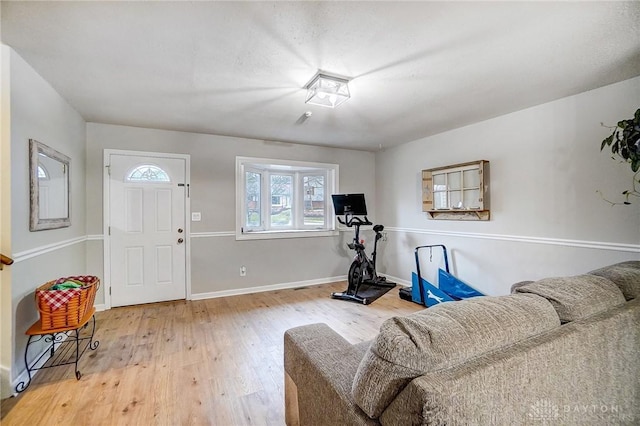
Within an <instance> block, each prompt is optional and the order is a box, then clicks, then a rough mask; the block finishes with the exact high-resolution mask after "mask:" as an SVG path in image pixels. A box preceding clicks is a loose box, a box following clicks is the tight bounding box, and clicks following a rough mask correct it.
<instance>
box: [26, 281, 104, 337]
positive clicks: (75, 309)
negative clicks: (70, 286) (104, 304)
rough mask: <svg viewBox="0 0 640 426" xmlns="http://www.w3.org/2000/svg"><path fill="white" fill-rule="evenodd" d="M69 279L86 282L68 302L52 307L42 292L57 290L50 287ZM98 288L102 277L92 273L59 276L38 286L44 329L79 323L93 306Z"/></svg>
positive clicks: (37, 291) (37, 294)
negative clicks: (55, 307)
mask: <svg viewBox="0 0 640 426" xmlns="http://www.w3.org/2000/svg"><path fill="white" fill-rule="evenodd" d="M68 280H74V281H80V282H82V283H84V285H83V286H82V287H80V288H79V290H78V291H77V294H76V295H74V296H73V297H72V298H71V299H69V300H68V301H67V302H66V304H64V305H63V306H61V307H59V308H57V309H55V310H54V309H52V308H51V307H50V306H49V304H48V303H47V302H46V301H45V300H44V298H43V296H42V293H44V292H45V291H57V290H49V289H50V288H51V287H52V286H53V285H55V284H60V283H63V282H65V281H68ZM98 288H100V279H99V278H98V277H95V276H92V275H80V276H73V277H65V278H59V279H57V280H53V281H49V282H47V283H45V284H43V285H41V286H40V287H38V288H37V289H36V293H35V297H36V305H37V306H38V311H40V324H41V326H42V330H55V329H61V328H70V327H75V326H77V325H79V324H80V321H81V320H82V318H83V317H84V316H85V314H86V313H87V312H88V311H89V310H91V308H92V307H93V302H94V301H95V298H96V291H97V290H98Z"/></svg>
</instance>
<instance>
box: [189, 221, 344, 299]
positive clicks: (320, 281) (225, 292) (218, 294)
mask: <svg viewBox="0 0 640 426" xmlns="http://www.w3.org/2000/svg"><path fill="white" fill-rule="evenodd" d="M234 236H235V233H234ZM346 279H347V276H346V275H340V276H337V277H327V278H319V279H315V280H307V281H295V282H290V283H281V284H269V285H263V286H256V287H246V288H234V289H229V290H220V291H211V292H207V293H193V294H191V300H204V299H215V298H217V297H227V296H238V295H241V294H251V293H261V292H264V291H272V290H284V289H287V288H297V287H308V286H312V285H318V284H328V283H335V282H338V281H345V280H346Z"/></svg>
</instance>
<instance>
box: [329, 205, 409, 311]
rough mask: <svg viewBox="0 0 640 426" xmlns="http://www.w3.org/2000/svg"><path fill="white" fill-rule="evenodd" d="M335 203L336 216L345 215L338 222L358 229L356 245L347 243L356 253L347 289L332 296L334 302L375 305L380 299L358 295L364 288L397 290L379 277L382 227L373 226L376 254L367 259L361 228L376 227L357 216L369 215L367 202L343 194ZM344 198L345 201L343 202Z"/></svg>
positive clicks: (356, 230) (390, 283)
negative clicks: (361, 237) (363, 226)
mask: <svg viewBox="0 0 640 426" xmlns="http://www.w3.org/2000/svg"><path fill="white" fill-rule="evenodd" d="M332 197H333V201H334V208H335V210H336V214H337V213H338V212H340V213H342V214H344V220H343V219H342V218H340V216H337V219H338V222H340V223H341V224H343V225H345V226H347V227H349V228H355V234H354V237H353V242H351V243H347V246H348V247H349V248H350V249H351V250H354V251H355V252H356V254H355V256H354V258H353V262H352V263H351V266H350V267H349V274H348V275H347V280H348V286H347V290H346V291H344V292H334V293H331V297H332V298H334V299H341V300H349V301H352V302H358V303H362V304H363V305H368V304H369V303H371V302H373V301H374V300H375V299H377V297H379V295H378V296H377V297H374V298H371V297H363V296H362V295H360V294H358V292H359V291H360V289H361V286H362V285H363V284H364V285H367V286H369V287H370V286H373V287H380V288H386V289H390V288H393V287H395V286H396V284H395V283H393V282H390V281H387V279H386V278H385V277H380V276H378V274H377V273H376V254H377V249H378V240H380V239H381V238H382V231H383V230H384V226H383V225H374V226H373V231H374V232H375V234H376V236H375V241H374V244H373V252H372V253H371V258H369V257H368V256H367V253H366V251H365V246H364V244H363V241H362V240H360V227H361V226H362V225H373V223H372V222H370V221H369V219H367V216H364V220H362V219H361V218H359V217H357V216H356V215H355V214H357V213H354V212H360V214H361V215H366V206H365V202H364V194H346V195H344V194H341V195H332ZM341 197H344V198H341Z"/></svg>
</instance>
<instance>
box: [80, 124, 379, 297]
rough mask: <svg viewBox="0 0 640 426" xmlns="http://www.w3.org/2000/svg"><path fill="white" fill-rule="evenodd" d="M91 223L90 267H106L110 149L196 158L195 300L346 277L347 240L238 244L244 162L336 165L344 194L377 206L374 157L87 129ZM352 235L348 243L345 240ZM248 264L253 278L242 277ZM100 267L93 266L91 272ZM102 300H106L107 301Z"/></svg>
mask: <svg viewBox="0 0 640 426" xmlns="http://www.w3.org/2000/svg"><path fill="white" fill-rule="evenodd" d="M87 147H88V148H87V149H88V152H87V154H88V156H87V218H88V232H89V234H90V235H91V236H92V237H91V238H92V240H91V241H90V242H89V260H88V261H89V265H95V266H98V265H101V262H102V256H103V251H102V241H101V238H102V232H103V230H102V229H103V228H102V226H103V225H102V196H103V195H102V194H103V182H102V169H103V164H102V163H103V150H104V149H105V148H110V149H127V150H137V151H155V152H170V153H180V154H189V155H191V188H190V192H191V211H193V212H201V213H202V221H200V222H192V223H191V234H192V238H191V273H192V280H191V281H192V286H191V287H192V294H193V295H194V297H208V296H211V295H212V294H215V293H217V294H228V293H234V292H239V291H242V290H243V289H247V288H252V289H259V288H260V287H264V286H269V285H279V284H290V283H309V282H320V281H324V280H326V279H329V278H331V277H339V276H345V275H346V273H347V269H348V262H349V260H350V258H351V256H350V254H349V253H347V251H346V239H345V238H347V239H348V238H349V235H350V234H345V233H341V235H340V236H339V237H320V238H292V239H277V240H260V241H236V240H235V231H234V230H235V220H236V213H235V158H236V156H248V157H261V158H273V159H286V160H301V161H314V162H323V163H334V164H338V165H339V167H340V171H339V184H340V191H341V192H364V193H365V194H366V197H367V202H368V204H369V205H370V206H371V208H372V210H373V206H374V205H375V190H374V185H375V171H374V167H375V160H374V158H375V157H374V154H372V153H367V152H359V151H353V150H345V149H336V148H324V147H316V146H308V145H299V144H290V143H279V142H268V141H260V140H252V139H242V138H233V137H225V136H215V135H204V134H195V133H185V132H173V131H165V130H154V129H142V128H135V127H127V126H115V125H106V124H96V123H88V124H87ZM345 235H346V236H345ZM241 265H245V266H246V267H247V276H246V277H240V273H239V268H240V266H241ZM93 267H94V266H90V269H91V268H93ZM99 297H102V295H100V296H99Z"/></svg>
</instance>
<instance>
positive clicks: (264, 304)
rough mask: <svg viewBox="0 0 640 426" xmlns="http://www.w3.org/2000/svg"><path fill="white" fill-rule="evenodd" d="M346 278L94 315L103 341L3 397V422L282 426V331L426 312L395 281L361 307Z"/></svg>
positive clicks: (362, 328)
mask: <svg viewBox="0 0 640 426" xmlns="http://www.w3.org/2000/svg"><path fill="white" fill-rule="evenodd" d="M345 285H346V284H345V283H336V284H326V285H319V286H313V287H305V288H300V289H289V290H279V291H272V292H266V293H257V294H251V295H243V296H233V297H226V298H219V299H208V300H200V301H193V302H187V301H178V302H167V303H156V304H149V305H140V306H134V307H124V308H115V309H111V310H109V311H105V312H98V313H97V314H96V319H97V326H96V339H97V340H99V341H100V346H99V347H98V349H97V350H95V351H88V352H87V353H86V354H85V356H84V358H83V359H82V360H81V363H80V368H79V369H80V371H81V372H82V374H83V376H82V378H81V379H80V381H77V380H76V379H75V376H74V372H73V366H63V367H56V368H52V369H49V370H42V371H41V372H39V373H38V375H37V376H36V378H35V380H34V381H33V382H32V383H31V385H30V387H29V388H28V389H27V390H26V391H25V392H24V393H23V394H21V395H19V396H18V397H15V398H9V399H6V400H3V401H2V420H1V421H0V423H2V425H3V426H5V425H30V426H35V425H48V426H50V425H223V426H224V425H283V424H284V402H283V398H284V396H283V395H284V393H283V380H284V379H283V374H284V370H283V333H284V332H285V330H287V329H289V328H291V327H295V326H299V325H304V324H311V323H315V322H325V323H327V324H329V325H330V326H331V327H332V328H333V329H335V330H336V331H337V332H338V333H340V334H341V335H343V336H344V337H345V338H346V339H347V340H349V341H350V342H352V343H357V342H362V341H365V340H369V339H371V338H373V337H374V336H375V334H376V333H377V330H378V329H379V327H380V325H381V324H382V322H383V321H384V320H385V319H387V318H389V317H391V316H394V315H403V314H407V313H410V312H415V311H417V310H420V306H419V305H416V304H413V303H411V302H407V301H404V300H401V299H400V298H399V297H398V288H395V289H392V290H391V291H389V292H388V293H387V294H386V295H384V296H383V297H381V298H380V299H378V300H377V301H376V302H375V303H373V304H371V305H368V306H364V305H358V304H355V303H351V302H345V301H340V300H333V299H331V298H330V297H329V294H330V293H331V292H332V291H342V290H344V287H345Z"/></svg>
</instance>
